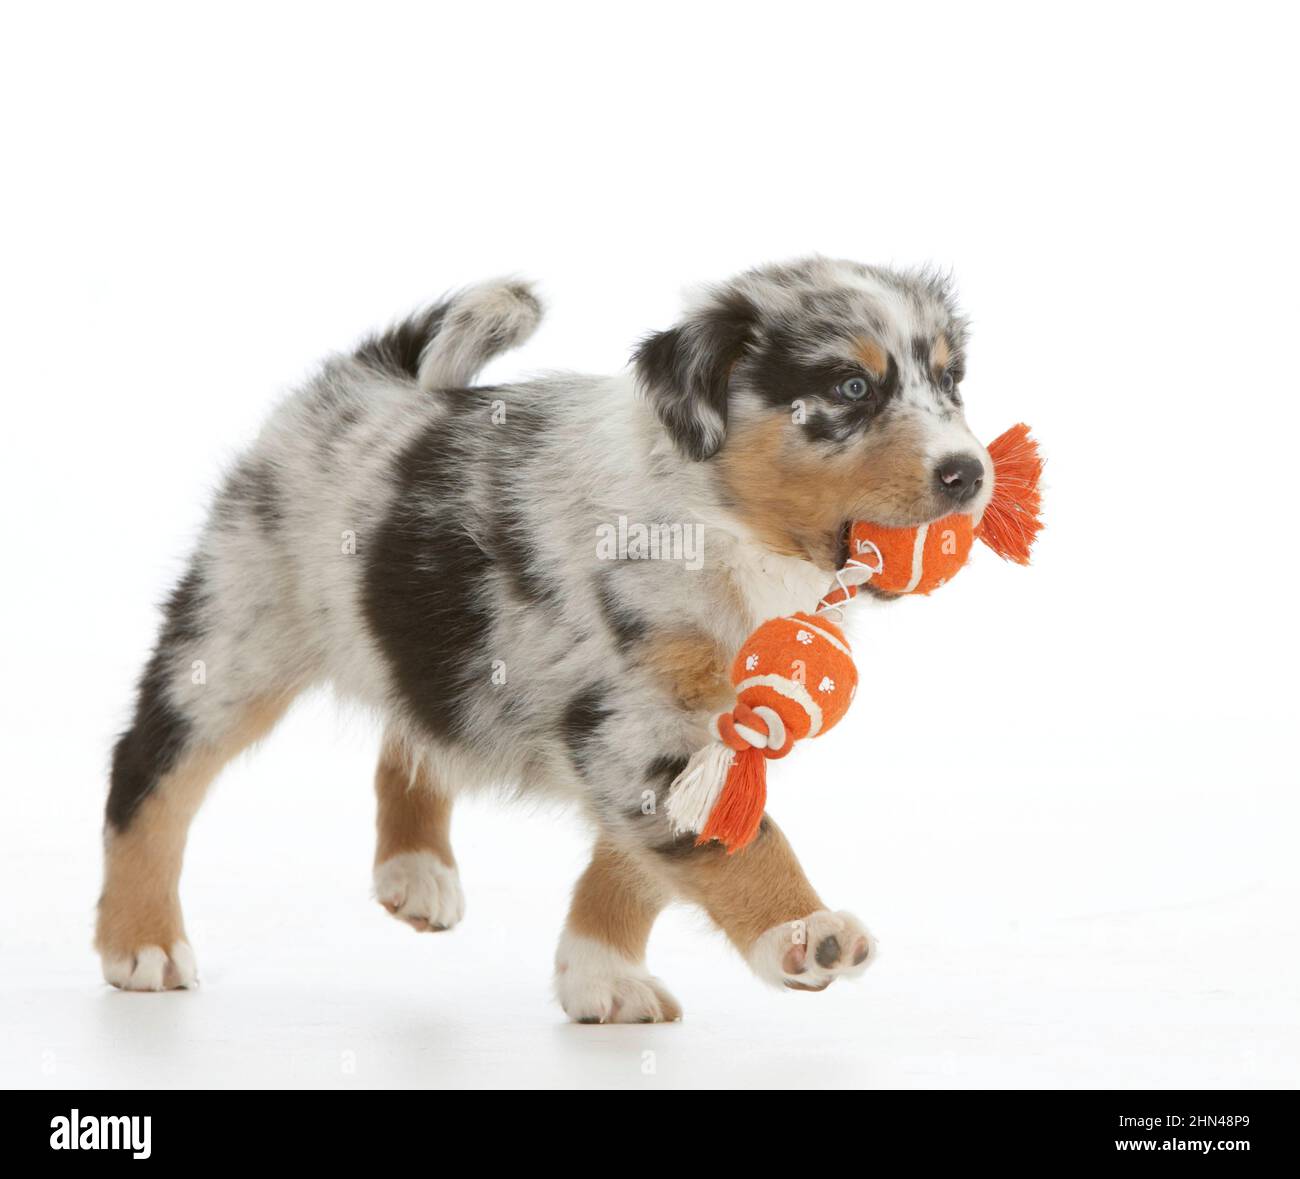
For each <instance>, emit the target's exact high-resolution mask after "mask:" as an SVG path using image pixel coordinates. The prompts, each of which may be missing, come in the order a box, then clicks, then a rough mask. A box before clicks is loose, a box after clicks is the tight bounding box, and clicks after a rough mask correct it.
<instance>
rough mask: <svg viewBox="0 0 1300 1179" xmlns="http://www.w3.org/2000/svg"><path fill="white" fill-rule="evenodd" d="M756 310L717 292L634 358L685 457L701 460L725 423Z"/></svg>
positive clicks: (741, 298)
mask: <svg viewBox="0 0 1300 1179" xmlns="http://www.w3.org/2000/svg"><path fill="white" fill-rule="evenodd" d="M757 319H758V311H757V309H756V308H755V307H754V305H753V303H752V302H751V301H750V300H749V299H747V298H746V297H745V296H744V295H742V294H739V293H738V292H736V291H726V292H722V293H720V294H718V295H717V296H716V297H715V298H714V300H713V301H712V302H711V303H710V304H708V305H707V306H706V307H704V308H703V309H702V310H700V311H698V312H696V313H695V314H694V315H691V316H690V317H689V318H687V319H686V320H685V321H684V322H683V323H681V324H678V326H677V327H674V328H669V329H668V330H667V331H665V332H658V333H656V334H655V335H653V336H648V337H647V338H646V339H645V340H643V341H642V342H641V345H640V346H639V347H638V348H637V350H636V352H635V353H634V354H633V358H632V359H633V362H634V363H635V364H636V369H637V375H638V376H639V377H640V379H641V381H642V383H643V384H644V385H645V387H646V389H647V390H648V392H649V394H650V400H651V403H652V404H653V405H654V409H655V413H656V414H658V416H659V420H660V422H662V423H663V426H664V429H665V430H667V431H668V434H669V437H671V438H672V440H673V444H674V445H675V446H676V447H677V449H678V450H679V451H680V452H681V453H682V454H684V455H685V456H686V457H687V458H691V459H696V460H701V459H706V458H708V457H709V456H710V455H712V454H714V453H715V452H716V451H717V448H718V445H720V442H721V439H720V438H717V437H716V436H715V433H716V432H715V431H714V430H713V429H712V428H711V427H712V425H713V424H714V423H716V422H719V421H720V422H721V423H722V425H723V427H724V428H725V426H726V423H727V386H728V381H729V377H730V374H731V368H732V366H733V365H734V364H735V363H736V361H737V360H738V359H739V358H740V355H741V353H742V352H743V351H744V350H745V348H746V346H747V345H748V344H749V343H750V342H751V341H752V339H753V334H754V328H755V324H756V323H757Z"/></svg>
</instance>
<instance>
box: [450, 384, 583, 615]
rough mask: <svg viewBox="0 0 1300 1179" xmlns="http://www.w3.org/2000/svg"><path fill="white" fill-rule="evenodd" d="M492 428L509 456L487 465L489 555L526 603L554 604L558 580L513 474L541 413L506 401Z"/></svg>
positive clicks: (541, 421) (542, 419)
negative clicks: (489, 468)
mask: <svg viewBox="0 0 1300 1179" xmlns="http://www.w3.org/2000/svg"><path fill="white" fill-rule="evenodd" d="M477 393H478V390H475V391H474V393H473V394H471V393H470V391H468V390H454V391H452V392H451V393H450V394H449V396H450V397H452V398H459V397H468V396H472V395H475V394H477ZM487 428H489V429H491V430H493V431H495V434H494V436H493V437H494V443H493V450H494V451H496V452H498V453H500V454H508V455H509V456H510V461H509V462H498V463H495V464H494V465H493V467H492V472H491V482H492V510H491V517H490V519H491V528H490V531H489V532H488V533H487V535H486V537H485V543H486V544H487V547H488V550H489V553H490V555H491V556H492V558H493V560H495V561H496V562H497V563H498V565H499V566H500V567H501V569H502V571H503V572H504V573H505V575H506V584H507V586H508V587H509V590H510V592H511V593H512V594H514V596H515V597H517V598H518V599H519V600H520V601H521V602H523V603H524V605H526V606H537V607H543V608H558V607H559V605H560V594H561V586H560V584H559V583H558V581H556V579H555V578H554V577H552V576H550V575H549V574H548V573H547V568H548V565H547V562H546V560H545V558H544V556H543V554H542V553H541V552H540V550H539V547H538V544H537V541H536V539H535V537H534V536H533V534H532V529H531V526H530V524H529V522H528V519H527V516H526V514H525V513H524V512H523V511H522V508H523V506H524V499H523V493H522V492H521V491H520V490H519V486H520V485H521V484H523V483H524V482H525V480H523V479H521V478H518V476H519V475H520V474H521V473H522V472H523V471H524V469H525V468H526V466H527V464H528V462H529V455H530V453H531V448H530V446H529V445H528V443H529V440H530V439H531V438H534V437H538V436H540V434H541V433H542V432H543V431H544V430H545V429H546V414H545V413H544V412H543V411H542V410H540V409H538V408H537V407H535V406H528V407H516V408H513V409H511V408H509V407H507V412H506V420H505V421H504V422H501V423H498V424H494V425H492V426H490V427H487Z"/></svg>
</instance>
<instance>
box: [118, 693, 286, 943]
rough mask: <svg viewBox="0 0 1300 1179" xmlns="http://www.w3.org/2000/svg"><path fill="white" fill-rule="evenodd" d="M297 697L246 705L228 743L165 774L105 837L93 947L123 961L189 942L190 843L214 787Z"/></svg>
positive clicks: (196, 753)
mask: <svg viewBox="0 0 1300 1179" xmlns="http://www.w3.org/2000/svg"><path fill="white" fill-rule="evenodd" d="M291 699H292V696H283V697H266V698H263V699H259V700H256V701H254V702H253V703H251V704H250V705H249V707H248V708H247V710H246V711H245V713H244V715H243V717H242V718H241V719H240V722H239V724H238V725H236V726H235V727H234V728H233V729H232V730H231V731H230V732H229V733H228V734H227V735H226V737H225V738H224V739H223V740H221V741H220V742H217V743H215V744H208V745H203V746H200V747H198V748H197V749H194V750H192V751H191V752H189V753H188V754H186V756H185V757H184V758H183V759H182V760H181V762H180V763H179V764H178V765H176V766H175V767H174V768H173V769H172V770H171V771H170V772H168V773H167V774H164V775H163V777H162V778H161V779H160V780H159V781H158V783H157V784H156V785H155V786H154V788H153V790H151V791H150V792H149V793H148V794H147V795H146V796H145V797H144V799H143V800H142V801H141V802H140V804H139V806H138V807H137V808H136V810H135V813H134V814H133V815H132V816H131V820H130V822H129V823H128V824H127V827H126V830H125V831H114V830H112V829H111V828H110V829H109V830H108V831H107V832H106V833H105V836H104V890H103V892H102V893H101V895H100V898H99V914H98V920H97V923H96V928H95V947H96V949H98V950H99V951H100V953H102V954H105V955H108V956H110V957H125V956H128V955H131V954H133V953H135V951H137V950H139V949H140V948H142V947H144V946H160V947H162V948H163V949H164V950H168V951H170V949H171V947H172V946H173V945H175V944H176V943H177V942H178V941H183V940H186V939H185V926H184V922H183V920H182V917H181V901H180V878H181V864H182V861H183V859H184V855H185V839H186V836H187V834H188V833H189V829H190V821H191V820H192V819H193V818H194V815H195V813H196V812H197V811H198V809H199V806H200V804H201V803H202V802H203V798H204V796H205V795H206V794H207V791H208V787H209V786H210V785H211V783H212V780H213V779H214V778H215V777H216V776H217V774H219V773H220V772H221V769H222V767H223V766H225V764H226V763H227V762H228V761H230V759H231V758H233V757H234V756H235V755H236V754H238V753H240V752H242V751H243V750H244V749H246V748H247V747H248V746H249V745H251V744H253V742H255V741H257V740H259V739H260V738H262V737H264V736H266V734H267V733H269V732H270V731H271V729H272V728H273V727H274V726H275V723H276V722H277V721H278V720H279V719H280V717H282V716H283V715H284V712H285V710H286V709H287V708H288V706H289V702H290V700H291Z"/></svg>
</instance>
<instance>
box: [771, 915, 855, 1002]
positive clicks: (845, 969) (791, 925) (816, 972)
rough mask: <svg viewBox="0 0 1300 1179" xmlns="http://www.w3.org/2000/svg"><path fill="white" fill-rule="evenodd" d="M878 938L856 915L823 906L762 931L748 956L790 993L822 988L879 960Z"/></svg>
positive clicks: (773, 980) (773, 981)
mask: <svg viewBox="0 0 1300 1179" xmlns="http://www.w3.org/2000/svg"><path fill="white" fill-rule="evenodd" d="M876 953H877V950H876V941H875V939H874V938H873V937H872V936H871V934H870V933H869V932H868V931H867V928H866V926H864V925H863V924H862V922H861V921H859V920H858V919H857V918H856V917H854V916H853V914H852V913H843V912H839V913H832V912H831V911H830V910H828V909H820V910H818V911H817V912H816V913H809V914H808V916H807V917H803V918H800V919H799V920H797V921H787V922H785V923H784V924H783V925H774V926H773V927H772V928H771V929H769V930H768V931H767V932H766V933H763V934H760V935H759V936H758V937H757V938H756V939H755V941H754V944H753V945H752V946H750V948H749V951H748V953H747V954H746V955H745V957H746V959H747V960H748V962H749V965H750V968H751V969H752V970H753V971H754V973H755V974H756V975H758V977H759V978H761V979H762V980H763V981H764V982H769V983H771V984H772V985H773V986H778V987H788V988H789V989H790V990H792V991H824V990H825V989H826V988H827V987H828V986H830V985H831V983H833V982H834V981H835V980H836V979H837V978H854V977H856V976H857V975H859V974H861V973H862V972H863V971H864V970H866V968H867V967H868V966H870V965H871V964H872V962H874V961H875V960H876Z"/></svg>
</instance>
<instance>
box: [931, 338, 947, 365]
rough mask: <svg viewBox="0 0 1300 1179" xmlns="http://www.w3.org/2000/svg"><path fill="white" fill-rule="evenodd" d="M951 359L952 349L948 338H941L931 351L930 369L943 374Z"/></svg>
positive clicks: (936, 341)
mask: <svg viewBox="0 0 1300 1179" xmlns="http://www.w3.org/2000/svg"><path fill="white" fill-rule="evenodd" d="M951 359H952V347H951V346H950V345H949V343H948V337H947V336H939V337H938V338H937V339H936V340H935V342H934V347H933V348H931V349H930V368H931V369H933V370H934V371H935V372H937V373H941V372H943V370H944V369H946V368H947V367H948V361H950V360H951Z"/></svg>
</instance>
